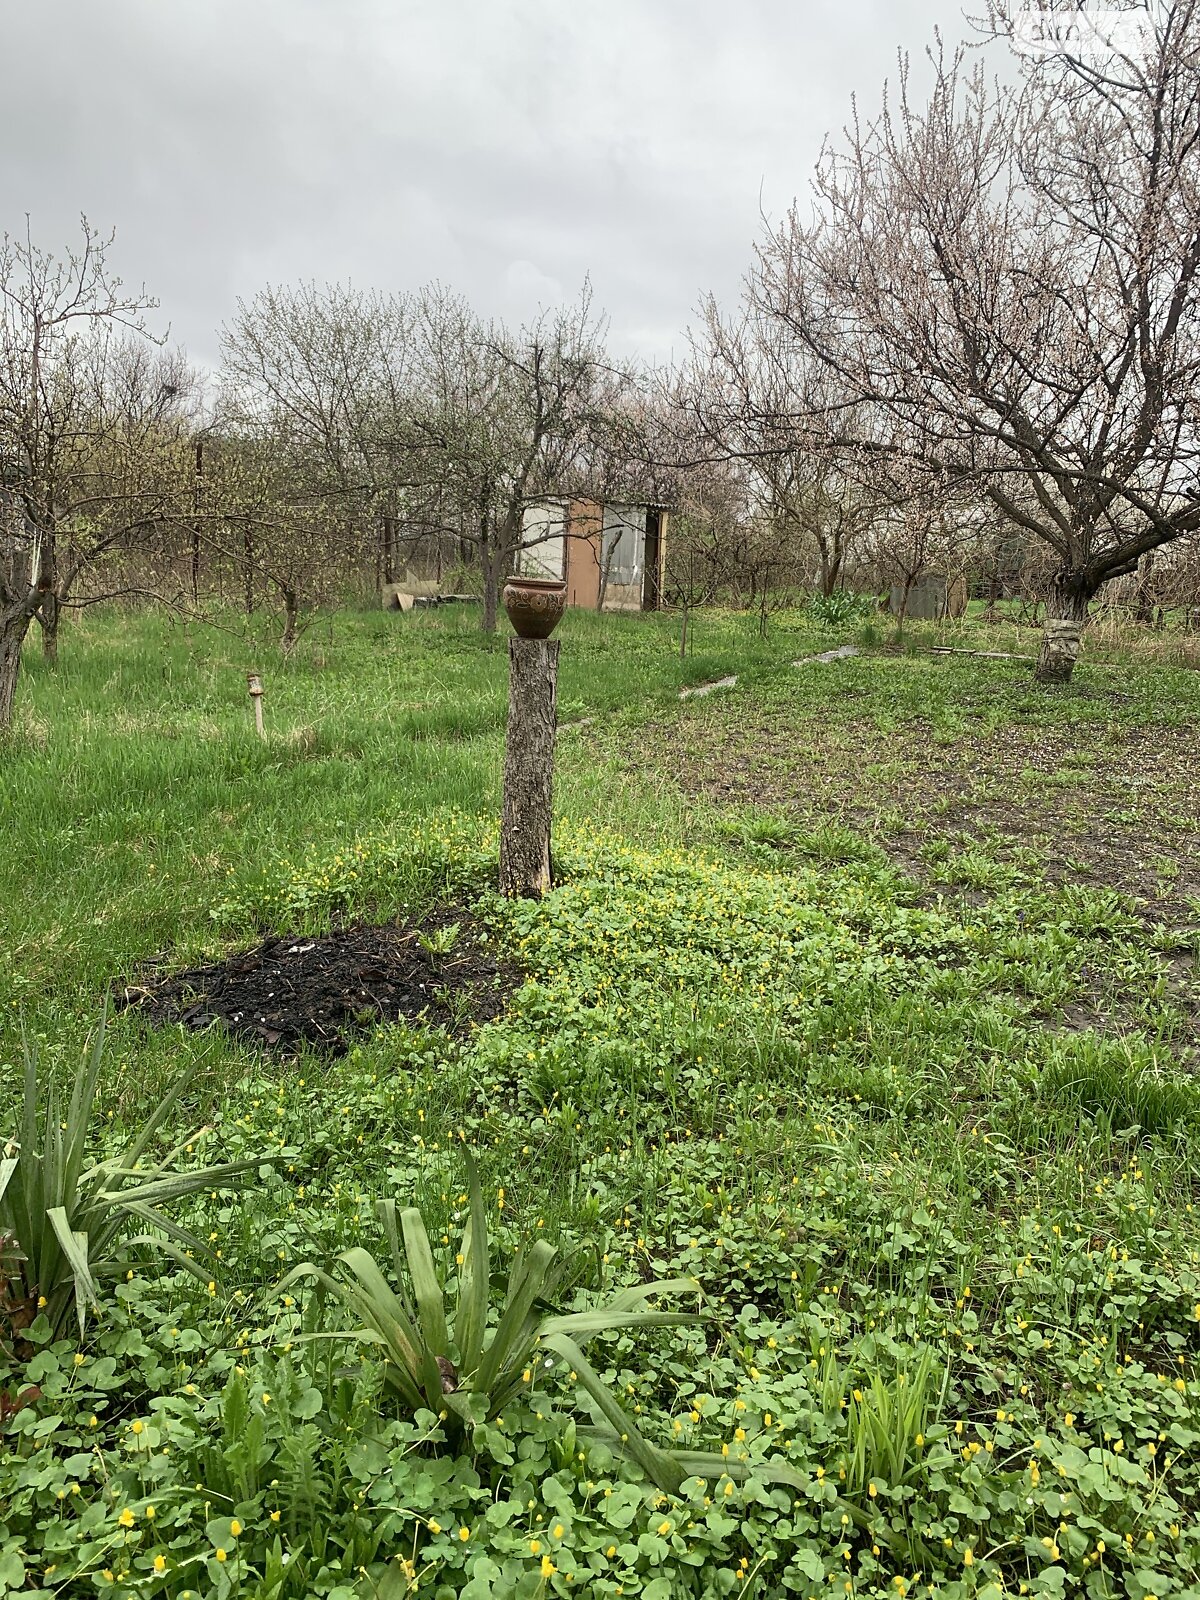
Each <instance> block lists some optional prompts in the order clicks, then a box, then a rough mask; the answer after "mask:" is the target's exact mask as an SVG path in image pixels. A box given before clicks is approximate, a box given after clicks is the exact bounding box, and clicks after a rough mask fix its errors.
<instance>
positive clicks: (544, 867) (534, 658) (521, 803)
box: [500, 639, 559, 900]
mask: <svg viewBox="0 0 1200 1600" xmlns="http://www.w3.org/2000/svg"><path fill="white" fill-rule="evenodd" d="M558 652H559V644H558V640H557V639H510V640H509V641H508V737H507V742H506V744H505V749H504V813H503V819H502V822H501V827H500V893H501V894H503V895H507V896H508V897H509V898H510V899H511V898H520V899H535V900H536V899H538V898H539V897H540V896H541V895H543V894H545V892H546V890H547V889H548V888H549V887H550V811H551V802H552V795H553V785H554V730H555V712H554V704H555V690H556V685H557V681H558Z"/></svg>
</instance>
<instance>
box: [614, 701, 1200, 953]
mask: <svg viewBox="0 0 1200 1600" xmlns="http://www.w3.org/2000/svg"><path fill="white" fill-rule="evenodd" d="M848 700H849V697H848V696H847V697H846V698H845V699H843V703H842V705H841V706H840V707H839V708H838V709H839V710H840V712H841V715H840V717H839V718H838V719H837V720H836V721H834V720H832V719H822V720H820V721H817V720H816V719H813V718H812V717H810V716H806V715H803V714H800V715H797V714H795V713H794V712H792V711H791V710H790V709H789V708H787V707H786V706H783V705H780V704H778V703H775V704H772V703H770V702H767V703H759V704H756V703H755V702H754V701H752V700H750V699H749V698H748V697H747V698H745V699H742V700H741V701H739V703H738V705H737V706H736V709H734V708H730V707H725V706H722V707H718V706H716V705H715V704H714V705H711V706H706V707H704V708H703V712H701V710H700V708H696V710H695V711H691V710H690V708H689V711H688V712H687V713H685V714H684V715H682V716H681V717H680V718H679V720H678V721H677V722H674V723H672V722H659V723H655V724H653V725H651V726H650V727H648V728H647V729H646V730H645V732H644V735H643V738H642V739H641V740H639V742H638V744H637V746H636V747H635V748H634V749H633V750H627V752H626V759H627V760H628V762H629V764H630V765H632V766H635V767H639V768H645V767H647V766H650V765H653V766H654V767H655V768H656V769H657V770H659V771H663V770H667V771H670V772H672V773H673V775H674V777H675V780H676V782H678V783H679V785H680V786H681V787H682V788H683V789H684V791H685V792H687V793H690V794H694V795H702V796H704V797H705V798H707V799H708V800H710V801H712V802H714V803H715V804H717V805H719V806H730V805H742V806H753V807H757V808H763V809H769V810H773V811H778V812H780V813H782V814H784V815H789V814H790V815H791V816H792V817H793V818H794V819H795V820H796V821H798V822H803V823H809V824H813V825H816V824H819V823H822V822H833V821H836V822H838V823H841V824H844V825H846V826H849V827H852V828H854V829H856V830H857V831H859V832H861V833H863V834H864V835H866V836H869V837H870V838H872V839H873V840H874V841H875V842H876V843H877V844H879V845H880V846H881V847H882V848H883V849H884V850H885V851H886V852H887V853H888V855H890V856H891V858H892V859H893V860H894V861H895V862H896V864H897V865H898V866H900V867H901V868H902V869H903V870H905V871H906V872H908V873H910V875H912V876H914V877H916V878H918V879H920V880H924V879H934V880H936V881H941V882H946V881H949V882H954V881H955V879H954V877H953V875H951V876H949V877H947V874H946V872H945V870H944V868H945V866H946V864H947V863H948V864H949V866H950V868H951V869H952V868H953V864H954V861H955V859H956V858H958V857H960V856H961V855H962V854H963V852H964V851H966V850H968V849H971V848H972V847H973V846H975V845H981V846H984V847H985V848H986V849H987V851H988V852H989V854H990V855H992V856H993V857H994V858H995V859H997V860H1000V861H1003V860H1005V859H1008V860H1016V861H1019V862H1020V863H1021V865H1022V867H1023V869H1024V870H1025V871H1026V872H1029V873H1032V874H1036V875H1037V876H1039V877H1042V878H1044V880H1045V881H1046V882H1047V883H1049V884H1059V883H1068V882H1069V883H1083V884H1086V885H1089V886H1090V887H1093V888H1099V887H1107V888H1110V889H1115V890H1117V891H1118V892H1119V893H1121V894H1123V895H1126V896H1128V897H1129V898H1130V900H1131V901H1132V902H1133V903H1134V905H1135V906H1136V908H1137V910H1138V912H1139V913H1140V915H1141V916H1142V917H1144V918H1145V920H1146V921H1147V922H1150V923H1165V924H1167V925H1168V926H1171V927H1180V928H1189V927H1194V926H1195V925H1196V923H1197V921H1198V920H1200V919H1198V916H1197V910H1196V906H1197V903H1200V798H1198V797H1197V791H1198V787H1200V784H1198V778H1200V770H1198V763H1197V755H1196V752H1197V749H1200V728H1197V727H1196V726H1195V725H1194V724H1183V725H1163V726H1157V727H1153V728H1148V727H1144V726H1143V727H1138V726H1134V727H1127V726H1122V725H1121V724H1120V722H1119V721H1118V720H1117V719H1116V718H1115V717H1114V720H1113V721H1111V722H1097V723H1089V724H1084V725H1081V726H1075V727H1067V726H1061V725H1055V724H1046V723H1039V722H1029V723H1023V722H1016V723H1011V724H1009V725H1007V726H1003V727H1000V728H995V729H986V728H980V729H979V731H978V732H975V731H974V730H971V729H970V728H969V727H968V728H966V729H963V730H962V731H961V732H960V733H959V734H958V735H957V736H956V737H954V738H953V739H952V740H950V739H946V738H944V737H943V738H939V737H938V736H937V734H936V733H935V730H934V728H933V727H932V726H931V725H930V724H927V723H923V722H922V721H921V720H920V719H919V718H918V719H915V720H913V721H911V722H908V723H907V724H906V725H905V726H903V727H902V728H899V729H888V730H883V729H881V728H879V727H878V726H877V725H876V723H875V722H874V721H873V720H870V719H869V718H865V717H860V716H855V715H854V714H853V710H852V702H850V703H847V701H848ZM848 712H849V713H850V714H849V715H847V713H848ZM936 840H943V841H945V842H946V843H948V844H949V845H950V851H949V855H948V856H945V854H944V853H943V854H944V859H943V861H942V862H941V863H939V864H938V865H937V866H935V865H934V864H933V856H934V852H933V851H932V850H931V846H932V845H933V844H934V841H936ZM961 881H962V882H964V883H969V882H970V880H969V878H963V879H962V880H961ZM976 887H978V888H983V889H985V890H986V889H987V888H988V887H990V886H989V885H987V884H982V883H981V884H978V885H976Z"/></svg>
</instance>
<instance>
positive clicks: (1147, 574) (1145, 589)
mask: <svg viewBox="0 0 1200 1600" xmlns="http://www.w3.org/2000/svg"><path fill="white" fill-rule="evenodd" d="M1154 557H1155V552H1154V551H1153V550H1149V551H1147V553H1146V554H1145V555H1144V556H1143V557H1142V559H1141V560H1140V561H1139V562H1138V574H1137V599H1136V601H1135V602H1134V610H1133V616H1134V621H1135V622H1145V623H1150V622H1153V621H1154V596H1153V595H1152V594H1151V592H1150V580H1151V577H1152V575H1153V572H1154Z"/></svg>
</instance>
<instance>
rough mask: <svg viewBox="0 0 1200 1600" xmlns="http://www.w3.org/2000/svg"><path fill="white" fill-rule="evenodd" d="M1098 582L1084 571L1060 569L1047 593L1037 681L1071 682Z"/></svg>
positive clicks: (1036, 672)
mask: <svg viewBox="0 0 1200 1600" xmlns="http://www.w3.org/2000/svg"><path fill="white" fill-rule="evenodd" d="M1095 592H1096V589H1095V585H1094V584H1092V583H1090V582H1089V580H1088V579H1087V578H1086V577H1085V576H1084V575H1083V573H1081V572H1060V573H1057V574H1056V576H1055V577H1053V578H1052V579H1051V580H1050V588H1049V590H1048V592H1047V594H1046V622H1045V627H1044V629H1043V632H1042V647H1041V650H1040V651H1039V652H1038V659H1037V665H1036V667H1034V669H1033V676H1034V678H1035V679H1036V680H1037V682H1038V683H1069V682H1070V681H1071V674H1072V673H1073V672H1074V670H1075V663H1076V661H1077V660H1078V659H1079V648H1080V645H1081V643H1082V641H1083V629H1084V625H1085V624H1086V622H1087V614H1088V603H1089V602H1090V600H1091V598H1092V596H1093V594H1095Z"/></svg>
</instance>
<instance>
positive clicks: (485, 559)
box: [479, 542, 504, 633]
mask: <svg viewBox="0 0 1200 1600" xmlns="http://www.w3.org/2000/svg"><path fill="white" fill-rule="evenodd" d="M479 553H480V557H481V559H482V565H483V631H484V633H495V631H496V624H497V622H498V621H499V618H500V588H501V569H502V568H503V566H504V561H503V557H502V552H501V551H500V550H498V549H497V548H496V547H495V545H493V544H492V543H490V542H489V543H487V544H485V545H484V546H483V548H482V549H481V550H480V552H479Z"/></svg>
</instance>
